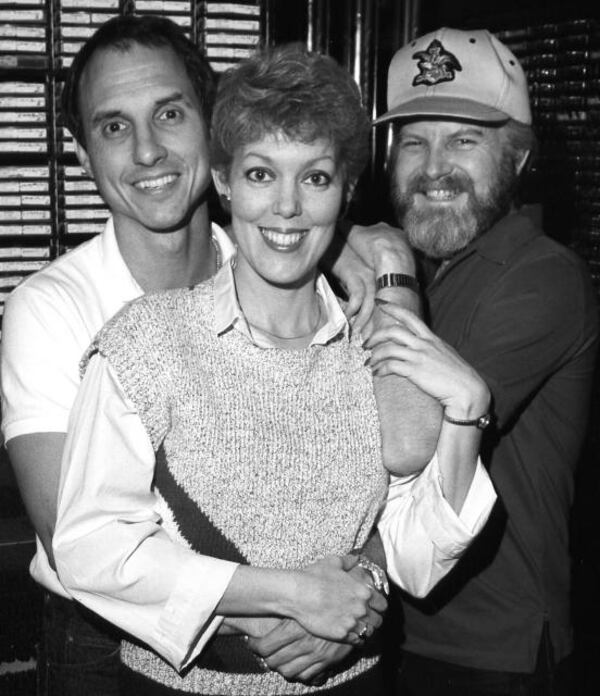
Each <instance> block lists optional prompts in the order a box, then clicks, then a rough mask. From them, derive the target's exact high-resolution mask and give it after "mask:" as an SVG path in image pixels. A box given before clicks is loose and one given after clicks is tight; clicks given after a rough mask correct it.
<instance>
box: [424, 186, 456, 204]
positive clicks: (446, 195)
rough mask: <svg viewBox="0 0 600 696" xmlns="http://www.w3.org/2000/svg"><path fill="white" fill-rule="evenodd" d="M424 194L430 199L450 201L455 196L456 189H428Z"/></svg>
mask: <svg viewBox="0 0 600 696" xmlns="http://www.w3.org/2000/svg"><path fill="white" fill-rule="evenodd" d="M425 196H426V197H427V198H428V199H429V200H431V201H451V200H453V199H454V198H456V191H450V190H449V189H430V190H429V191H425Z"/></svg>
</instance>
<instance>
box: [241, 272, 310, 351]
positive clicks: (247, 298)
mask: <svg viewBox="0 0 600 696" xmlns="http://www.w3.org/2000/svg"><path fill="white" fill-rule="evenodd" d="M234 275H235V282H236V290H237V294H238V300H239V303H240V307H241V309H242V312H243V313H244V316H245V317H246V321H247V322H248V323H249V324H250V327H251V329H253V330H258V331H261V332H262V333H264V334H267V335H268V336H269V337H270V338H271V339H274V341H275V342H276V343H281V342H283V341H292V342H294V341H295V342H299V343H306V345H308V344H309V343H310V341H311V339H312V337H313V336H314V334H315V333H316V331H317V330H318V329H319V328H320V326H321V325H322V323H323V320H324V317H323V316H322V312H321V309H320V302H319V298H318V295H317V292H316V288H315V280H316V274H315V275H313V276H312V277H310V278H307V280H306V282H305V283H303V284H302V285H301V286H299V287H282V286H277V285H272V284H270V283H268V282H266V281H265V280H264V279H262V278H260V277H259V276H257V275H256V274H255V273H254V272H253V271H252V270H251V269H249V268H247V267H246V266H245V264H244V263H243V261H242V263H238V264H237V266H236V268H235V271H234ZM282 345H283V344H282ZM284 347H285V345H284ZM292 347H297V346H296V344H294V345H293V346H292Z"/></svg>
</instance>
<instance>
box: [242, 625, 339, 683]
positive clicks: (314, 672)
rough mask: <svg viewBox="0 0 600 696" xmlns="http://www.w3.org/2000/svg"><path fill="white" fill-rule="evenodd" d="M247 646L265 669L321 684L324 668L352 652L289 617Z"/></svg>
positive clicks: (305, 681) (292, 678) (294, 679)
mask: <svg viewBox="0 0 600 696" xmlns="http://www.w3.org/2000/svg"><path fill="white" fill-rule="evenodd" d="M248 645H249V647H250V649H251V650H253V651H254V652H255V653H257V654H258V655H260V656H261V657H262V658H263V659H264V660H265V662H266V664H267V666H268V667H269V669H272V670H273V671H275V672H279V674H281V675H282V676H283V677H285V678H286V679H287V680H289V681H300V682H304V683H305V684H311V685H314V686H316V685H319V684H322V683H323V682H324V681H325V679H326V673H327V671H328V670H329V669H330V668H331V667H332V666H333V665H335V664H337V663H338V662H340V661H341V660H343V659H344V658H345V657H347V656H348V655H349V654H350V652H351V651H352V646H351V645H348V644H347V643H337V642H335V641H329V640H324V639H323V638H317V637H316V636H313V635H312V634H311V633H309V632H308V631H306V630H305V629H304V628H302V626H300V624H299V623H297V622H296V621H294V620H293V619H283V620H282V621H281V622H280V623H279V625H278V626H277V627H276V628H274V629H273V630H272V631H271V632H270V633H267V635H266V636H264V637H262V638H251V639H250V640H249V641H248Z"/></svg>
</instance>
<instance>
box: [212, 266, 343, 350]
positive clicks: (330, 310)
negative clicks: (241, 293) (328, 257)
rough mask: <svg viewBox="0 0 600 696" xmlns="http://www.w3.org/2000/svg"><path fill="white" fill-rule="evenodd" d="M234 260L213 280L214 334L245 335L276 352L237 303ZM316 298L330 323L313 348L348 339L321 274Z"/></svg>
mask: <svg viewBox="0 0 600 696" xmlns="http://www.w3.org/2000/svg"><path fill="white" fill-rule="evenodd" d="M234 267H235V258H230V259H229V260H228V261H227V262H226V263H224V264H223V266H222V268H221V269H220V271H219V272H218V273H217V275H216V276H215V279H214V298H215V325H214V326H215V332H216V334H217V335H218V336H222V335H223V334H225V333H226V332H227V331H229V330H231V329H234V330H236V331H239V332H240V333H242V334H244V336H246V338H248V339H249V340H250V341H251V342H252V343H253V344H254V345H256V346H258V347H259V348H274V347H276V346H274V344H273V343H271V342H270V341H267V340H266V339H265V338H263V337H262V336H257V335H254V334H253V333H252V331H251V329H250V326H249V325H248V322H247V320H246V317H245V316H244V314H243V312H242V308H241V307H240V304H239V302H238V298H237V292H236V287H235V278H234V275H233V269H234ZM316 290H317V295H318V296H319V299H320V301H321V307H322V308H323V310H324V312H325V316H326V318H327V321H326V322H325V324H324V325H323V326H322V327H321V328H320V329H319V330H318V331H317V332H316V333H315V335H314V336H313V339H312V341H311V342H310V345H311V346H314V345H326V344H327V343H329V342H330V341H331V340H333V339H334V338H336V337H337V336H339V335H340V334H343V335H344V336H345V337H346V338H349V335H350V333H349V325H348V320H347V319H346V316H345V314H344V312H343V311H342V308H341V307H340V304H339V302H338V300H337V297H336V296H335V294H334V292H333V290H332V289H331V286H330V285H329V283H328V282H327V280H326V279H325V276H324V275H323V274H319V276H318V277H317V281H316Z"/></svg>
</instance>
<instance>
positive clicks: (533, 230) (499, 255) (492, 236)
mask: <svg viewBox="0 0 600 696" xmlns="http://www.w3.org/2000/svg"><path fill="white" fill-rule="evenodd" d="M538 219H539V212H538V209H537V206H533V205H531V206H523V207H521V208H519V209H518V210H515V211H512V212H510V213H509V214H508V215H506V216H504V217H503V218H502V219H501V220H499V221H498V222H497V223H496V224H495V225H493V226H492V227H491V228H490V229H489V230H488V231H487V232H485V233H484V234H482V235H481V236H480V237H477V239H475V240H473V241H472V242H471V243H470V244H469V245H468V246H467V247H466V248H465V249H463V251H461V252H459V253H458V254H457V255H456V256H454V257H453V258H452V259H450V260H449V261H448V262H447V263H445V264H442V266H440V268H439V270H438V273H437V274H436V275H435V278H434V280H433V281H432V282H431V285H430V287H433V286H434V285H437V281H438V280H440V279H441V278H442V277H445V276H446V273H447V272H448V271H449V270H450V269H451V268H454V267H455V266H457V265H458V264H459V263H460V262H461V261H462V260H463V259H465V258H466V257H467V256H471V255H472V254H478V255H479V256H481V257H482V258H484V259H487V260H488V261H491V262H492V263H495V264H498V265H500V266H501V265H504V264H505V263H506V262H507V261H508V260H509V259H510V257H511V256H512V255H513V254H514V253H515V252H516V251H518V250H519V249H520V248H521V247H523V246H525V245H526V244H529V242H530V241H531V240H532V239H534V238H535V237H539V236H540V235H541V234H543V232H542V230H541V228H540V226H539V222H538Z"/></svg>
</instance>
